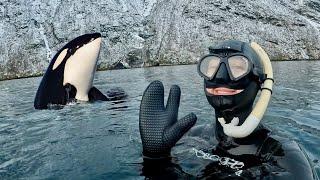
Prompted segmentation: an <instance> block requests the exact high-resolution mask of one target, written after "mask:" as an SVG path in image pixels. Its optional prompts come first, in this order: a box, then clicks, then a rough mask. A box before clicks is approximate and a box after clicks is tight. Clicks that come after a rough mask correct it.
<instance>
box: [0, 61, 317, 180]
mask: <svg viewBox="0 0 320 180" xmlns="http://www.w3.org/2000/svg"><path fill="white" fill-rule="evenodd" d="M273 68H274V74H275V80H276V83H275V87H274V94H273V97H272V101H271V104H270V105H269V108H268V111H267V113H266V115H265V117H264V119H263V122H264V123H265V124H266V125H267V126H268V127H270V128H271V129H272V130H273V131H274V132H275V133H276V134H278V135H280V136H284V137H288V138H290V139H293V140H295V141H296V142H298V143H299V144H300V145H301V146H302V147H303V148H304V150H305V151H306V154H307V155H308V157H309V158H310V160H311V164H312V166H313V167H314V168H315V169H316V171H317V174H318V175H320V163H319V159H320V146H319V144H320V91H319V90H320V61H312V62H304V61H299V62H289V61H287V62H273ZM40 80H41V79H40V78H29V79H18V80H11V81H1V82H0V179H18V178H19V179H47V178H49V179H51V178H52V179H56V178H59V179H60V178H62V179H103V178H105V179H143V178H144V177H142V176H140V173H141V168H142V166H141V162H142V158H141V150H142V147H141V140H140V135H139V128H138V114H139V105H140V100H141V97H142V93H143V91H144V89H145V88H146V87H147V85H148V84H149V83H150V82H152V81H153V80H161V81H163V83H164V86H165V93H166V95H167V93H168V91H169V88H170V86H171V85H173V84H178V85H179V86H180V87H181V90H182V97H181V105H180V111H179V116H181V117H182V116H184V115H186V114H187V113H189V112H194V113H195V114H196V115H197V116H198V122H197V125H203V124H209V123H212V122H213V120H212V119H213V115H214V113H213V111H212V108H211V107H210V106H209V105H208V103H207V101H206V98H205V96H204V93H203V80H202V79H201V78H200V77H199V76H198V74H197V72H196V66H195V65H189V66H173V67H155V68H145V69H130V70H113V71H104V72H97V74H96V77H95V81H94V84H95V86H96V87H97V88H98V89H100V90H101V91H102V92H106V91H107V90H108V89H109V88H112V87H122V88H123V89H125V91H126V92H127V93H128V98H127V99H125V100H124V101H118V102H98V103H93V104H86V103H84V104H76V105H68V106H66V107H65V108H64V109H62V110H41V111H39V110H34V108H33V100H34V96H35V92H36V90H37V87H38V85H39V83H40ZM188 142H189V143H188ZM210 145H211V144H210V142H207V141H205V140H204V139H201V138H198V139H194V138H193V139H191V138H189V139H188V136H187V137H184V138H183V139H182V140H181V141H179V143H178V145H177V147H175V148H174V149H173V154H174V155H176V156H177V159H178V160H181V161H182V162H183V159H184V158H190V157H191V156H193V154H188V153H187V152H189V150H190V148H191V147H193V146H197V147H200V148H201V146H202V148H205V147H209V146H210ZM181 154H183V156H182V155H181ZM181 166H182V168H183V169H184V170H185V171H187V172H189V173H195V172H196V171H197V169H191V168H190V167H189V166H188V164H184V163H181Z"/></svg>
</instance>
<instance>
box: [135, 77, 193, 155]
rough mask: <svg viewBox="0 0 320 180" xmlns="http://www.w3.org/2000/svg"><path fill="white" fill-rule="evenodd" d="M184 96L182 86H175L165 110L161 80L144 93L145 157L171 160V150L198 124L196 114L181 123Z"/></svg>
mask: <svg viewBox="0 0 320 180" xmlns="http://www.w3.org/2000/svg"><path fill="white" fill-rule="evenodd" d="M180 94H181V92H180V88H179V86H177V85H174V86H172V87H171V89H170V93H169V97H168V102H167V105H166V107H164V88H163V85H162V83H161V82H160V81H154V82H152V83H151V84H150V85H149V86H148V87H147V89H146V90H145V91H144V94H143V97H142V100H141V105H140V115H139V128H140V135H141V140H142V145H143V155H144V156H145V157H147V158H165V157H169V156H170V151H171V148H172V147H173V146H174V145H175V144H176V142H177V141H178V140H179V139H180V138H181V137H182V136H183V135H184V134H185V133H186V132H187V131H188V130H189V129H190V128H191V127H192V126H193V125H194V124H195V123H196V121H197V117H196V115H194V114H193V113H190V114H188V115H187V116H185V117H183V118H182V119H180V120H179V121H177V118H178V109H179V104H180Z"/></svg>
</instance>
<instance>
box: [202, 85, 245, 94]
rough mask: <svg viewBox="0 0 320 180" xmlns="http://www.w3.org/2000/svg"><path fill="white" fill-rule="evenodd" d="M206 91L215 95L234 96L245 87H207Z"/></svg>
mask: <svg viewBox="0 0 320 180" xmlns="http://www.w3.org/2000/svg"><path fill="white" fill-rule="evenodd" d="M206 91H207V93H208V94H210V95H214V96H233V95H236V94H239V93H241V92H242V91H243V89H230V88H226V87H218V88H206Z"/></svg>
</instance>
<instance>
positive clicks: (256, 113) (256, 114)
mask: <svg viewBox="0 0 320 180" xmlns="http://www.w3.org/2000/svg"><path fill="white" fill-rule="evenodd" d="M250 46H251V47H252V48H253V50H254V51H255V52H256V53H257V55H258V56H259V59H260V60H261V63H262V64H263V70H264V74H265V75H266V79H265V80H264V82H263V85H262V88H261V95H260V98H259V100H258V101H257V103H256V105H255V106H254V108H253V110H252V112H251V113H250V115H249V116H248V117H247V118H246V120H245V121H244V122H243V124H242V125H241V126H238V123H239V119H237V118H236V117H235V118H234V119H233V120H232V121H231V122H230V123H228V124H226V121H225V119H224V118H218V121H219V123H220V124H221V126H222V127H223V132H224V133H225V134H226V135H227V136H230V137H234V138H244V137H247V136H248V135H250V134H251V133H252V132H253V131H254V130H255V129H256V128H257V127H258V125H259V123H260V121H261V120H262V117H263V115H264V113H265V112H266V109H267V107H268V104H269V101H270V98H271V94H272V86H273V72H272V66H271V62H270V59H269V57H268V55H267V53H266V52H265V51H264V50H263V49H262V48H261V46H260V45H259V44H257V43H255V42H252V43H251V44H250Z"/></svg>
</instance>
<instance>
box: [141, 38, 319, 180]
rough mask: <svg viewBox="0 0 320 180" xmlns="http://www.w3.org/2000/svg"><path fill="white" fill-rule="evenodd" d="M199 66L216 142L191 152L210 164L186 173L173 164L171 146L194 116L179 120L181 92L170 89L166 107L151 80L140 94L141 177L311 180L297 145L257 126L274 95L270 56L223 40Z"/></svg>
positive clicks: (252, 45) (161, 89)
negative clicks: (213, 113)
mask: <svg viewBox="0 0 320 180" xmlns="http://www.w3.org/2000/svg"><path fill="white" fill-rule="evenodd" d="M197 67H198V73H199V75H200V76H201V77H203V79H204V92H205V96H206V98H207V100H208V102H209V104H210V105H211V106H212V107H213V108H214V110H215V118H214V119H215V127H214V128H213V131H214V133H213V132H212V136H215V139H216V140H217V144H216V145H215V146H214V148H213V149H210V150H207V151H206V152H205V151H202V150H197V149H194V151H195V153H196V155H197V156H199V157H201V158H203V159H206V160H211V161H210V163H209V164H207V165H205V166H204V167H202V168H201V169H202V170H201V172H200V173H198V174H189V173H186V172H185V171H184V170H183V169H182V168H181V166H179V164H178V163H176V162H175V161H174V160H173V158H172V157H171V149H172V147H173V146H175V144H176V143H177V141H179V139H180V138H181V137H182V136H183V135H184V134H185V133H186V132H188V131H189V130H190V128H191V127H193V126H194V125H195V123H196V121H197V117H196V115H195V114H193V113H190V114H189V115H187V116H185V117H183V118H182V119H180V120H177V117H178V108H179V104H180V88H179V87H178V86H177V85H174V86H172V87H171V89H170V93H169V96H168V101H167V104H166V106H165V105H164V87H163V85H162V83H161V82H160V81H154V82H152V83H151V84H150V85H149V86H148V87H147V88H146V90H145V92H144V94H143V97H142V100H141V105H140V114H139V129H140V135H141V140H142V146H143V160H144V162H143V169H142V174H143V175H144V176H145V177H146V178H147V179H165V178H166V179H189V178H191V179H195V178H196V179H304V180H307V179H314V178H315V176H314V175H313V171H312V168H311V166H310V164H309V162H308V160H307V158H306V157H305V155H304V153H303V152H302V150H301V149H300V147H299V146H298V145H297V144H296V143H295V142H293V141H289V140H288V139H285V138H281V137H278V136H276V135H273V134H272V133H271V131H270V130H269V129H268V128H266V127H264V126H263V125H262V124H261V123H260V121H261V119H262V117H263V114H264V113H265V111H266V108H267V105H268V102H269V99H270V97H271V94H272V85H273V74H272V67H271V63H270V60H269V57H268V55H267V54H266V53H265V51H264V50H263V49H262V48H261V47H260V46H259V45H258V44H257V43H254V42H253V43H250V44H249V43H245V42H241V41H235V40H229V41H223V42H221V43H218V44H216V45H215V46H211V47H209V54H208V55H206V56H204V57H203V58H201V59H200V60H199V62H198V66H197ZM259 90H261V93H260V97H259V99H258V100H257V102H256V103H254V101H255V98H256V96H257V93H258V91H259ZM213 124H214V123H213ZM191 131H192V130H191ZM189 166H192V164H190V165H189Z"/></svg>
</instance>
